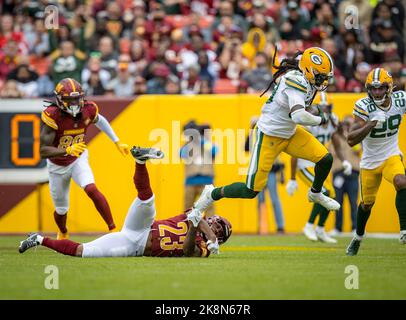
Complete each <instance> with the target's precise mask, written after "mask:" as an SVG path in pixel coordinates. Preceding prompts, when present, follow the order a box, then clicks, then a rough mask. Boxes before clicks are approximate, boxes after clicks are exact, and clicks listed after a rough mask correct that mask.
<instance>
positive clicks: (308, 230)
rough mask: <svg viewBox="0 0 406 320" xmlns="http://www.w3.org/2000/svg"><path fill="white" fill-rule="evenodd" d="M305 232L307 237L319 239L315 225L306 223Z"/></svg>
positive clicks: (311, 239)
mask: <svg viewBox="0 0 406 320" xmlns="http://www.w3.org/2000/svg"><path fill="white" fill-rule="evenodd" d="M303 233H304V235H305V236H306V238H307V239H309V240H310V241H317V236H316V232H315V231H314V229H313V225H311V224H306V225H305V227H304V228H303Z"/></svg>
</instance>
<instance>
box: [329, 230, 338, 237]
mask: <svg viewBox="0 0 406 320" xmlns="http://www.w3.org/2000/svg"><path fill="white" fill-rule="evenodd" d="M327 235H328V236H330V237H339V236H340V235H341V231H339V230H337V229H333V230H330V231H329V232H327Z"/></svg>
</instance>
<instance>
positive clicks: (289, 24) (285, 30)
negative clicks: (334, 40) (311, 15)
mask: <svg viewBox="0 0 406 320" xmlns="http://www.w3.org/2000/svg"><path fill="white" fill-rule="evenodd" d="M287 7H288V16H287V17H284V18H283V19H282V21H281V25H280V28H279V30H280V35H281V38H282V39H284V40H297V39H307V38H309V36H310V31H309V24H308V22H307V21H306V19H305V17H304V16H303V15H301V14H300V12H299V6H298V4H297V2H295V1H293V0H291V1H289V2H288V6H287Z"/></svg>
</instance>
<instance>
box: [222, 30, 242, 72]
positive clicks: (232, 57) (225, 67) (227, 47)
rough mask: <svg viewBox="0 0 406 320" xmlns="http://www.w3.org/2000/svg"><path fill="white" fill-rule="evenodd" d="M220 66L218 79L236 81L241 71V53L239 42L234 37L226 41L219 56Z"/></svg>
mask: <svg viewBox="0 0 406 320" xmlns="http://www.w3.org/2000/svg"><path fill="white" fill-rule="evenodd" d="M219 62H220V66H221V70H220V78H228V79H231V80H237V79H238V78H239V76H240V73H241V71H242V70H243V68H244V67H243V52H242V43H241V40H240V39H238V38H236V37H234V38H231V39H227V40H226V41H225V44H224V48H223V50H222V52H221V54H220V56H219Z"/></svg>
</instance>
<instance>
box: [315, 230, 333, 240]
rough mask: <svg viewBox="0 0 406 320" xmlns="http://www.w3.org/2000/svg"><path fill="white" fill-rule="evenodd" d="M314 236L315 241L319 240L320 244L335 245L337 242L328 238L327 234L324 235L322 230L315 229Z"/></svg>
mask: <svg viewBox="0 0 406 320" xmlns="http://www.w3.org/2000/svg"><path fill="white" fill-rule="evenodd" d="M315 233H316V236H317V239H318V240H320V241H321V242H325V243H337V240H336V239H334V238H332V237H329V236H328V235H327V233H326V231H324V228H323V229H317V228H316V232H315Z"/></svg>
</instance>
